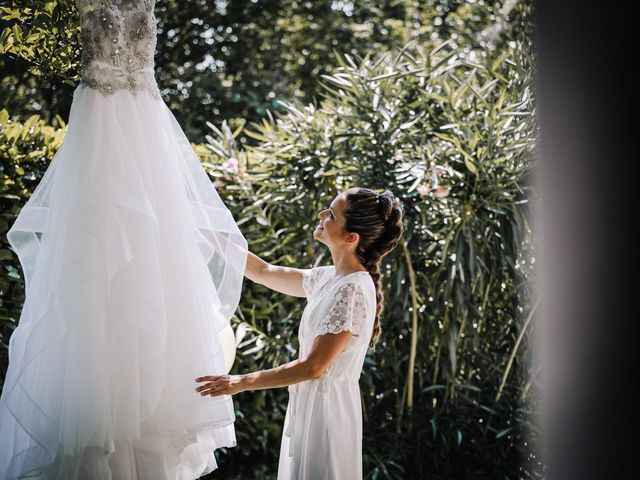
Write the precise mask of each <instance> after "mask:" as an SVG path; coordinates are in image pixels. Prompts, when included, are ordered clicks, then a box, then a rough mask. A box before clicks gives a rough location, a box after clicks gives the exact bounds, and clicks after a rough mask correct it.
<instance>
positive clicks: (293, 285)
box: [244, 252, 306, 297]
mask: <svg viewBox="0 0 640 480" xmlns="http://www.w3.org/2000/svg"><path fill="white" fill-rule="evenodd" d="M244 274H245V276H246V277H247V278H248V279H250V280H252V281H254V282H256V283H259V284H260V285H264V286H265V287H268V288H270V289H271V290H275V291H276V292H280V293H285V294H287V295H292V296H294V297H306V294H305V292H304V290H303V288H302V270H301V269H299V268H291V267H279V266H277V265H271V264H270V263H267V262H265V261H264V260H263V259H261V258H260V257H258V256H257V255H256V254H254V253H251V252H249V254H248V257H247V264H246V267H245V270H244Z"/></svg>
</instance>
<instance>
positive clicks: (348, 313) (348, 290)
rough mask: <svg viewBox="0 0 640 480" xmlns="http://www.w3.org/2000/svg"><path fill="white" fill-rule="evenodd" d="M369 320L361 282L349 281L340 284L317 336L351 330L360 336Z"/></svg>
mask: <svg viewBox="0 0 640 480" xmlns="http://www.w3.org/2000/svg"><path fill="white" fill-rule="evenodd" d="M368 323H369V322H368V321H367V298H366V295H365V291H364V289H363V287H362V285H361V284H359V283H357V282H353V281H351V282H347V283H344V284H343V285H340V287H339V288H338V290H337V292H336V294H335V296H334V298H333V299H332V300H331V302H330V303H329V305H328V306H327V309H326V314H325V316H324V319H323V320H322V322H321V323H320V325H319V326H318V330H317V332H316V336H319V335H325V334H327V333H339V332H344V331H350V332H351V333H353V335H354V336H356V337H357V336H360V334H361V333H363V330H364V329H365V327H366V326H367V324H368Z"/></svg>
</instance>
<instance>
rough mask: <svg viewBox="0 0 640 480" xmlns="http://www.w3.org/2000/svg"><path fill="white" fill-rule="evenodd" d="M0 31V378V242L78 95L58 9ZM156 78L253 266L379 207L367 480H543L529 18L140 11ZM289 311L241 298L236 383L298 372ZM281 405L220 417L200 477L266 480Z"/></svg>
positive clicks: (246, 9) (467, 9)
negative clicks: (392, 223)
mask: <svg viewBox="0 0 640 480" xmlns="http://www.w3.org/2000/svg"><path fill="white" fill-rule="evenodd" d="M2 5H3V6H2V7H1V15H2V19H1V20H0V32H1V33H0V54H1V56H0V99H1V103H0V173H1V175H2V182H1V183H0V205H1V209H0V232H1V233H2V235H1V236H0V242H1V243H0V265H1V269H2V274H1V276H0V336H1V341H2V346H1V347H0V372H1V376H2V378H4V374H5V372H6V369H7V362H8V354H7V353H8V352H7V348H8V342H9V338H10V335H11V332H12V331H13V329H14V328H15V326H16V324H17V322H18V320H19V315H20V310H21V305H22V303H23V301H24V283H23V276H22V271H21V269H20V266H19V262H18V260H17V256H16V255H15V253H14V252H13V251H12V250H11V249H10V248H9V245H8V243H7V241H6V232H7V230H8V229H9V228H10V226H11V225H12V223H13V220H14V219H15V216H16V215H17V213H18V212H19V211H20V208H21V207H22V205H24V203H25V202H26V200H27V198H28V197H29V195H30V194H31V192H32V191H33V190H34V188H35V187H36V186H37V184H38V182H39V180H40V178H41V177H42V174H43V173H44V171H45V170H46V168H47V166H48V164H49V162H50V161H51V159H52V157H53V156H54V155H55V153H56V151H57V149H58V148H59V147H60V145H61V143H62V142H63V139H64V134H65V130H66V121H67V119H68V114H69V109H70V107H71V101H72V95H73V90H74V88H75V86H76V85H77V82H78V80H79V72H80V43H79V24H78V22H79V18H78V12H77V8H76V4H75V1H73V0H71V1H69V0H64V1H62V0H61V1H35V0H22V1H19V2H18V1H5V2H3V4H2ZM156 17H157V21H158V45H157V50H156V78H157V80H158V84H159V86H160V89H161V92H162V94H163V98H164V100H165V102H166V103H167V105H168V106H169V107H170V108H171V110H172V111H173V113H174V114H175V116H176V118H177V119H178V121H179V122H180V124H181V126H182V127H183V129H184V130H185V132H186V134H187V136H188V137H189V138H190V139H191V141H192V143H193V146H194V149H195V150H196V152H197V153H198V154H199V156H200V158H201V160H202V164H203V167H204V168H205V170H206V171H207V173H208V174H209V175H210V177H211V180H212V183H213V185H212V188H217V189H218V192H219V193H220V195H221V197H222V198H223V200H224V201H225V203H226V204H227V206H228V207H229V208H230V209H231V211H232V213H233V215H234V218H235V219H236V220H237V221H238V224H239V226H240V229H241V231H242V232H243V234H244V235H245V237H246V238H247V240H248V242H249V247H250V249H251V251H253V252H254V253H256V254H258V255H260V256H261V257H262V258H264V259H265V260H267V261H269V262H271V263H274V264H279V265H289V266H296V267H302V268H309V267H311V266H313V265H324V264H327V263H329V262H330V261H331V258H330V255H329V252H328V250H327V249H326V247H325V246H324V245H322V244H320V243H319V242H316V241H314V239H313V236H312V231H313V228H314V225H315V223H316V215H317V212H318V211H319V210H320V209H322V208H325V207H326V206H327V205H328V204H329V202H330V201H331V200H332V199H333V197H334V196H335V195H336V194H337V193H338V192H340V191H342V190H344V189H346V188H349V187H351V186H356V185H360V186H367V187H369V188H373V189H375V190H377V191H382V190H384V189H390V190H392V191H393V192H394V194H396V195H397V196H399V197H400V199H401V200H402V202H403V204H404V206H405V226H406V235H405V237H404V240H403V242H402V243H401V244H400V245H399V246H398V248H397V249H396V250H395V251H394V252H393V253H392V254H391V255H390V256H389V257H387V258H386V259H385V260H384V262H383V263H384V265H383V269H382V270H383V287H384V294H385V298H386V303H385V311H384V314H383V318H382V337H381V340H380V342H379V343H378V346H377V348H376V349H375V350H374V351H370V353H369V355H368V356H367V358H366V363H365V369H364V372H363V375H362V377H361V380H360V387H361V391H362V402H363V414H364V442H363V453H364V471H365V477H366V478H371V479H401V478H425V479H463V478H482V479H485V478H486V479H498V478H499V479H516V478H518V479H520V478H542V477H543V476H544V466H543V465H542V464H541V463H540V460H539V456H540V452H539V451H538V449H539V447H540V446H539V445H538V438H539V430H538V427H537V418H536V407H537V405H538V404H539V401H540V396H541V392H540V386H539V382H538V374H539V372H538V369H537V368H536V366H535V362H534V361H533V356H532V352H531V346H532V345H531V344H532V341H531V340H532V336H533V331H532V324H533V322H532V318H533V317H534V315H535V312H536V307H537V305H538V300H537V298H535V297H534V294H533V293H532V288H531V280H532V277H533V274H534V267H535V254H534V252H533V250H532V235H533V232H532V226H531V221H530V219H531V216H532V212H531V210H532V203H533V204H535V203H536V202H537V199H536V197H535V192H533V191H532V188H531V171H532V168H533V164H534V160H535V159H534V156H535V155H534V154H535V147H536V141H537V136H538V128H537V124H536V119H535V89H534V84H533V79H534V75H535V57H534V45H533V35H532V31H533V21H534V10H533V6H532V4H531V2H528V1H524V0H517V1H511V0H506V1H484V0H477V1H472V0H467V1H454V0H440V1H438V0H428V1H409V0H396V1H394V0H387V1H363V2H352V1H339V0H335V1H328V2H323V1H314V2H311V1H293V0H266V1H262V0H252V1H234V2H230V1H229V2H227V1H224V0H217V1H215V2H211V1H206V0H199V1H190V2H179V1H177V0H167V1H165V0H158V2H157V4H156ZM303 308H304V302H302V301H300V299H297V298H287V297H285V296H283V295H280V294H276V293H274V292H271V291H269V290H267V289H266V288H264V287H261V286H259V285H256V284H253V283H252V282H251V281H249V280H246V282H245V285H244V290H243V296H242V299H241V303H240V307H239V309H238V312H237V317H236V318H234V321H233V326H234V328H235V329H236V338H237V342H238V355H237V358H236V363H235V365H234V369H233V372H246V371H252V370H256V369H262V368H270V367H272V366H274V365H277V364H281V363H284V362H286V361H289V360H291V359H294V358H296V356H297V348H298V345H297V341H296V333H297V326H298V322H299V319H300V315H301V312H302V309H303ZM286 402H287V390H286V389H275V390H267V391H258V392H245V393H242V394H239V395H238V396H236V397H235V407H236V414H237V421H236V433H237V437H238V447H236V448H232V449H221V450H219V451H217V457H218V460H219V464H220V469H219V470H217V471H215V472H214V473H212V474H211V475H210V476H209V478H225V479H226V478H275V472H276V469H277V459H278V454H279V445H280V437H281V434H282V422H283V419H284V411H285V407H286Z"/></svg>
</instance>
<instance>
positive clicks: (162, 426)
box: [0, 86, 247, 480]
mask: <svg viewBox="0 0 640 480" xmlns="http://www.w3.org/2000/svg"><path fill="white" fill-rule="evenodd" d="M7 237H8V239H9V242H10V243H11V245H12V247H13V248H14V250H15V251H16V252H17V254H18V256H19V259H20V262H21V265H22V268H23V272H24V275H25V283H26V301H25V304H24V307H23V311H22V314H21V317H20V322H19V325H18V327H17V328H16V330H15V331H14V333H13V335H12V336H11V338H10V342H9V370H8V372H7V376H6V379H5V384H4V388H3V392H2V397H1V398H0V439H2V449H0V478H17V477H18V476H19V475H23V474H25V473H27V472H30V471H34V472H38V471H40V470H41V471H42V475H41V478H56V479H65V480H68V479H85V478H92V479H93V478H96V479H103V478H104V479H114V480H115V479H127V480H128V479H138V478H139V479H153V480H162V479H165V478H166V479H174V478H175V479H178V478H180V479H181V478H184V479H191V478H198V477H199V476H200V475H202V474H205V473H208V472H209V471H211V470H212V469H213V468H215V459H214V456H213V453H212V452H213V450H214V449H215V448H217V447H221V446H233V445H235V434H234V430H233V421H234V418H235V417H234V412H233V404H232V402H231V398H230V397H219V398H211V397H201V396H200V395H199V394H197V393H196V392H195V390H194V389H195V386H196V384H195V378H196V377H198V376H201V375H203V374H220V373H224V372H225V365H224V359H223V353H222V350H221V347H220V344H219V342H218V338H217V333H218V332H219V331H220V330H222V329H223V327H225V325H226V324H227V323H228V321H229V319H230V317H231V316H232V314H233V312H234V311H235V308H236V307H237V304H238V300H239V296H240V291H241V286H242V280H243V274H244V267H245V263H246V256H247V244H246V241H245V239H244V237H243V236H242V234H241V233H240V231H239V230H238V227H237V224H236V223H235V221H234V219H233V217H232V216H231V214H230V212H229V210H228V209H227V208H226V206H225V205H224V204H223V202H222V201H221V199H220V197H219V195H218V194H217V192H216V191H215V189H214V187H213V186H212V184H211V182H210V181H209V178H208V177H207V175H206V174H205V172H204V171H203V169H202V166H201V164H200V162H199V161H198V159H197V157H196V156H195V154H194V152H193V149H192V148H191V146H190V144H189V141H188V140H187V138H186V137H185V135H184V133H183V132H182V129H181V128H180V126H179V125H178V123H177V122H176V120H175V118H174V116H173V114H172V113H171V111H170V110H169V109H168V108H167V106H166V105H165V104H164V103H163V102H162V101H161V100H158V99H155V98H153V97H152V96H150V95H148V94H145V93H138V94H137V96H134V95H133V94H132V93H130V92H128V91H118V92H116V93H114V94H112V95H109V96H104V95H102V94H101V93H99V92H97V91H96V90H92V89H90V88H86V87H82V86H79V87H78V88H77V89H76V91H75V92H74V99H73V104H72V108H71V115H70V120H69V127H68V131H67V134H66V137H65V140H64V143H63V145H62V146H61V148H60V150H59V151H58V152H57V153H56V155H55V156H54V158H53V160H52V162H51V165H50V166H49V169H48V170H47V171H46V173H45V175H44V177H43V179H42V181H41V183H40V184H39V185H38V187H37V188H36V190H35V191H34V193H33V195H32V196H31V198H30V199H29V201H28V202H27V204H26V205H25V206H24V207H23V209H22V211H21V212H20V214H19V216H18V218H17V219H16V221H15V223H14V225H13V226H12V228H11V230H10V231H9V233H8V235H7ZM87 469H88V470H87ZM87 472H93V473H92V474H91V476H90V475H88V474H87Z"/></svg>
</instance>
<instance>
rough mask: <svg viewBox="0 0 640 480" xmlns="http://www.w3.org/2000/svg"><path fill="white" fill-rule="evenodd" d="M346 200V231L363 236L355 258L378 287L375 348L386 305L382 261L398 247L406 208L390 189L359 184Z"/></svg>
mask: <svg viewBox="0 0 640 480" xmlns="http://www.w3.org/2000/svg"><path fill="white" fill-rule="evenodd" d="M346 200H347V204H346V207H345V208H344V210H343V215H344V218H345V219H346V224H345V230H347V231H348V232H353V233H357V234H359V235H360V240H359V241H358V245H357V247H356V252H355V253H356V257H357V258H358V260H359V261H360V263H362V265H363V266H364V267H365V268H366V269H367V270H368V271H369V274H370V275H371V278H372V279H373V283H374V284H375V286H376V318H375V321H374V324H373V334H372V335H371V341H370V342H369V348H374V346H375V343H376V340H377V339H378V337H379V336H380V315H381V314H382V309H383V308H384V298H383V296H382V291H381V285H380V276H381V272H380V262H381V260H382V258H383V257H384V256H385V255H387V254H388V253H389V252H391V251H392V250H393V249H394V248H395V246H396V244H397V243H398V240H400V237H401V236H402V233H403V232H404V227H403V223H402V216H403V214H404V209H403V207H402V203H401V202H400V200H399V199H397V198H396V197H394V196H393V193H391V192H390V191H389V190H385V191H384V192H383V193H380V194H378V193H376V192H374V191H373V190H370V189H368V188H360V187H356V188H354V189H350V190H348V191H347V193H346Z"/></svg>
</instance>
